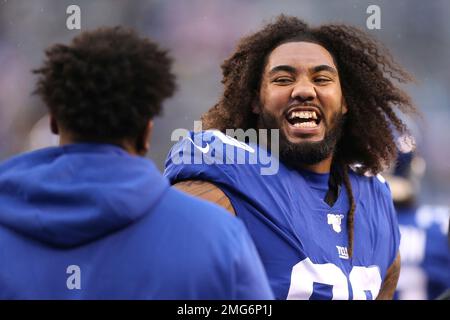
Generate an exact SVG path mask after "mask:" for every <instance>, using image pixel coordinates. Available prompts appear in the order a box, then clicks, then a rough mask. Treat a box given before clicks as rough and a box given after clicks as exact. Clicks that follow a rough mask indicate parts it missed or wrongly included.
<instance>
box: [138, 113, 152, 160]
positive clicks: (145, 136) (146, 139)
mask: <svg viewBox="0 0 450 320" xmlns="http://www.w3.org/2000/svg"><path fill="white" fill-rule="evenodd" d="M152 131H153V121H152V120H149V121H148V122H147V125H146V126H145V129H144V132H143V133H142V135H141V137H139V139H138V141H137V146H136V149H137V151H138V153H139V154H141V155H143V156H145V155H146V154H147V152H148V150H149V149H150V139H151V135H152Z"/></svg>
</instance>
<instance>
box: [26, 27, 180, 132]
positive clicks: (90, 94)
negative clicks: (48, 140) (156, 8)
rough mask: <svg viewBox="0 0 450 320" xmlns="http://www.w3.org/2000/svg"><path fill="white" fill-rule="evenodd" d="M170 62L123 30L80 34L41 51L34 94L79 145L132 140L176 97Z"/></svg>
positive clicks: (152, 45)
mask: <svg viewBox="0 0 450 320" xmlns="http://www.w3.org/2000/svg"><path fill="white" fill-rule="evenodd" d="M171 66H172V58H171V57H169V56H168V53H167V51H165V50H161V49H160V48H159V47H158V45H157V44H156V43H154V42H152V41H150V40H149V39H147V38H140V37H139V36H138V34H137V33H136V32H135V31H133V30H132V29H128V28H124V27H113V28H99V29H96V30H94V31H88V32H83V33H82V34H80V35H79V36H77V37H75V38H74V39H73V41H72V43H71V44H70V45H64V44H56V45H53V46H51V47H50V48H49V49H47V50H46V60H45V61H44V64H43V66H42V67H41V68H39V69H36V70H34V71H33V72H34V73H36V74H38V75H39V79H38V81H37V85H36V90H35V91H34V92H35V93H36V94H38V95H39V96H41V97H42V99H43V100H44V102H45V104H46V105H47V107H48V108H49V110H50V112H51V114H52V115H53V116H54V117H55V118H56V120H57V121H58V122H59V123H60V125H61V126H63V127H64V128H65V129H66V130H68V131H69V132H70V133H71V134H73V135H75V136H76V137H77V138H78V139H80V138H81V139H86V140H100V141H103V140H106V141H114V140H118V139H124V138H130V139H133V138H136V137H137V136H139V135H140V134H141V133H142V132H143V130H144V129H145V127H146V124H147V122H148V120H150V119H152V118H153V117H154V116H156V115H158V114H159V113H160V112H161V109H162V102H163V100H164V99H165V98H168V97H170V96H172V95H173V93H174V91H175V87H176V84H175V76H174V75H173V74H172V73H171Z"/></svg>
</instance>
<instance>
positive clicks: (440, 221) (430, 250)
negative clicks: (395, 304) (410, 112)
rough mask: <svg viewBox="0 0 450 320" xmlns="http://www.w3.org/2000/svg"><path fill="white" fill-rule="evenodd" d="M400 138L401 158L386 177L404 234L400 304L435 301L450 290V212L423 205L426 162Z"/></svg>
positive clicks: (399, 288) (447, 209) (401, 247)
mask: <svg viewBox="0 0 450 320" xmlns="http://www.w3.org/2000/svg"><path fill="white" fill-rule="evenodd" d="M403 140H404V138H402V137H400V138H399V142H400V143H399V144H398V145H399V157H398V160H397V163H396V166H395V167H394V168H393V170H391V171H388V172H387V173H386V174H385V175H384V176H385V178H386V180H387V181H388V182H389V186H390V188H391V192H392V198H393V200H394V205H395V209H396V211H397V214H398V223H399V227H400V233H401V241H400V254H401V257H402V264H401V273H400V278H399V282H398V286H397V290H396V292H395V298H396V299H400V300H431V299H436V298H437V297H439V296H440V295H442V294H443V293H444V292H445V291H446V290H448V289H450V246H449V240H448V232H449V219H450V208H449V207H448V206H438V205H429V204H421V203H419V200H418V197H419V195H420V185H421V179H422V177H423V175H424V173H425V168H426V164H425V160H424V159H423V158H422V157H421V156H419V155H418V153H417V152H416V151H415V150H414V149H413V148H411V146H410V144H408V143H403V142H402V141H403Z"/></svg>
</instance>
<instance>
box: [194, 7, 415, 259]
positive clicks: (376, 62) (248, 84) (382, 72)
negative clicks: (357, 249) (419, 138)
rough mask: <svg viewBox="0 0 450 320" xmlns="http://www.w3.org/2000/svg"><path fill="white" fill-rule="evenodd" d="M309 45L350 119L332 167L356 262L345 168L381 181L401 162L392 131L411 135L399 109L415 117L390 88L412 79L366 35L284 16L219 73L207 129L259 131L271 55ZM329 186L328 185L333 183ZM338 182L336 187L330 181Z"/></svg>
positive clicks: (405, 99) (245, 42)
mask: <svg viewBox="0 0 450 320" xmlns="http://www.w3.org/2000/svg"><path fill="white" fill-rule="evenodd" d="M294 41H308V42H313V43H317V44H319V45H321V46H323V47H324V48H326V49H327V50H328V51H329V52H330V54H331V55H332V56H333V58H334V60H335V63H336V66H337V68H338V72H339V78H340V82H341V86H342V92H343V96H344V98H345V101H346V103H347V108H348V112H347V115H346V120H345V123H344V127H343V132H342V135H341V139H340V140H339V141H338V144H337V147H336V151H335V154H334V158H333V162H334V164H337V165H333V166H332V170H333V168H335V167H337V168H338V169H337V170H334V171H332V175H336V174H337V172H338V173H339V175H341V177H336V181H343V183H344V184H345V186H346V189H347V192H348V195H349V198H350V207H351V208H350V212H349V215H348V219H347V224H348V226H349V228H348V230H349V247H350V248H349V253H350V255H351V254H352V244H353V219H354V211H355V201H354V199H353V195H352V189H351V185H350V181H349V177H348V167H349V166H350V165H355V164H359V167H358V172H359V173H363V172H370V173H371V174H376V173H379V172H380V171H382V170H383V169H385V167H386V166H388V165H390V164H391V163H392V162H393V161H394V160H395V158H396V153H397V149H396V145H395V140H394V132H393V130H394V129H395V130H398V132H399V133H404V132H406V131H407V128H406V126H405V125H404V123H403V122H402V121H401V119H400V118H399V117H398V115H397V114H396V110H395V107H397V108H398V109H399V110H400V111H402V112H405V113H411V114H416V115H418V111H417V110H416V108H415V107H414V106H413V104H412V102H411V99H410V98H409V96H408V95H407V94H406V93H405V92H404V91H403V90H402V89H401V88H399V87H398V86H396V85H395V84H394V82H393V81H397V82H400V83H407V82H409V81H412V80H413V78H412V77H411V76H410V75H409V74H408V73H407V72H406V71H404V70H403V69H402V68H401V67H400V66H399V65H398V64H396V63H395V62H394V61H393V59H392V57H391V55H390V54H389V52H388V50H387V49H386V48H385V47H383V46H382V45H381V44H380V43H378V42H377V41H376V40H374V39H372V38H371V37H370V36H369V35H367V34H366V33H365V32H363V31H361V30H359V29H357V28H355V27H352V26H347V25H341V24H329V25H322V26H319V27H317V28H311V27H309V26H308V25H307V24H306V23H305V22H303V21H302V20H300V19H298V18H296V17H290V16H285V15H281V16H279V17H278V18H277V19H276V20H275V21H274V22H273V23H269V24H267V25H266V26H265V27H264V28H263V29H262V30H260V31H258V32H256V33H254V34H252V35H250V36H247V37H245V38H243V39H242V40H241V41H240V42H239V44H238V47H237V49H236V51H235V52H234V53H233V54H232V56H231V57H230V58H228V59H227V60H225V62H224V63H223V65H222V71H223V80H222V83H223V84H224V87H225V88H224V93H223V96H222V97H221V99H220V100H219V102H218V103H217V104H216V105H215V106H214V107H213V108H211V109H210V110H209V111H208V112H207V113H205V114H204V115H203V116H202V120H203V126H204V127H206V128H215V129H219V130H221V131H225V130H226V129H238V128H241V129H244V130H245V129H249V128H254V129H256V128H257V121H258V115H256V114H254V113H253V112H252V109H251V105H252V103H253V102H255V101H259V89H260V85H261V78H262V73H263V70H264V67H265V64H266V60H267V58H268V56H269V55H270V53H271V52H272V51H273V50H274V49H275V48H276V47H278V46H279V45H281V44H283V43H286V42H294ZM330 180H331V179H330ZM333 180H335V179H333Z"/></svg>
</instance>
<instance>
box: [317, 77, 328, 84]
mask: <svg viewBox="0 0 450 320" xmlns="http://www.w3.org/2000/svg"><path fill="white" fill-rule="evenodd" d="M330 81H331V79H330V78H326V77H317V78H315V79H314V82H316V83H320V84H324V83H328V82H330Z"/></svg>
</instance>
